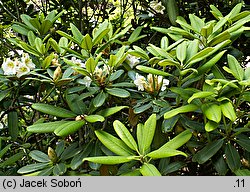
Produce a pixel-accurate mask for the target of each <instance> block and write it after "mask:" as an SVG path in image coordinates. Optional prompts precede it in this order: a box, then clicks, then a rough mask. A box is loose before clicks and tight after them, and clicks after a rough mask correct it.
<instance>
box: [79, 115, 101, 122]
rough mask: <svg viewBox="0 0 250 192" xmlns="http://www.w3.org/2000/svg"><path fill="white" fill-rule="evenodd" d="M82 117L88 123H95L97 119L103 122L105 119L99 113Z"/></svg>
mask: <svg viewBox="0 0 250 192" xmlns="http://www.w3.org/2000/svg"><path fill="white" fill-rule="evenodd" d="M84 119H85V120H86V121H87V122H89V123H95V122H97V121H100V122H103V121H104V120H105V119H104V117H103V116H101V115H87V116H85V117H84Z"/></svg>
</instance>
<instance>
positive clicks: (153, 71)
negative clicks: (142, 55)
mask: <svg viewBox="0 0 250 192" xmlns="http://www.w3.org/2000/svg"><path fill="white" fill-rule="evenodd" d="M136 69H138V70H140V71H142V72H145V73H150V74H153V75H161V76H172V75H171V74H169V73H167V72H164V71H161V70H158V69H154V68H151V67H147V66H143V65H137V66H136Z"/></svg>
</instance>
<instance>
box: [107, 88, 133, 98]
mask: <svg viewBox="0 0 250 192" xmlns="http://www.w3.org/2000/svg"><path fill="white" fill-rule="evenodd" d="M106 91H107V93H108V94H110V95H114V96H116V97H121V98H126V97H129V96H130V93H129V92H128V91H127V90H125V89H120V88H111V89H110V88H106Z"/></svg>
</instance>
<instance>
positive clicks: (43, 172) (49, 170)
mask: <svg viewBox="0 0 250 192" xmlns="http://www.w3.org/2000/svg"><path fill="white" fill-rule="evenodd" d="M52 172H53V167H49V168H46V169H43V170H41V171H36V172H33V173H29V174H25V175H24V176H49V175H51V173H52Z"/></svg>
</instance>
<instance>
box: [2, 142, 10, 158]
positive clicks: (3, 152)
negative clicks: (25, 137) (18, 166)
mask: <svg viewBox="0 0 250 192" xmlns="http://www.w3.org/2000/svg"><path fill="white" fill-rule="evenodd" d="M11 146H12V144H8V145H7V146H5V147H4V148H3V149H1V151H0V159H1V158H2V157H3V156H4V154H5V153H7V151H8V150H9V149H10V147H11Z"/></svg>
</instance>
